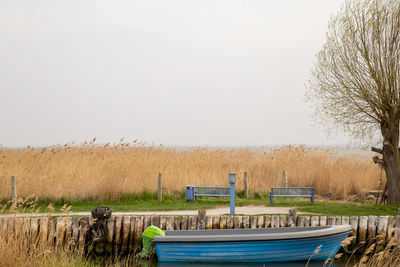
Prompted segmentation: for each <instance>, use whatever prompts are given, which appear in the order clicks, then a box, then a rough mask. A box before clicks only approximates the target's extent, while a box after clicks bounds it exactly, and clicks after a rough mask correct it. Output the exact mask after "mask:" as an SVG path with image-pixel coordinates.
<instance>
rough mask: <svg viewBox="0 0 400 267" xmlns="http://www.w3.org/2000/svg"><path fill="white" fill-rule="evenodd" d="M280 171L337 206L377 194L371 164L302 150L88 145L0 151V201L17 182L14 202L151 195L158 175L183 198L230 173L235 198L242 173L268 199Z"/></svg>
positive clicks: (356, 158) (326, 152)
mask: <svg viewBox="0 0 400 267" xmlns="http://www.w3.org/2000/svg"><path fill="white" fill-rule="evenodd" d="M283 170H286V171H287V173H288V185H289V186H314V187H315V189H316V193H317V194H319V195H321V194H324V193H328V192H331V193H332V194H333V196H334V197H336V198H339V199H343V198H346V197H348V196H350V195H361V196H363V195H365V194H366V192H367V191H369V190H372V189H376V186H377V180H378V178H379V175H380V169H379V168H378V167H377V166H376V165H374V164H373V162H372V160H371V158H370V157H367V156H362V155H358V154H352V155H350V154H340V153H336V152H334V151H331V150H323V149H318V148H308V147H305V146H283V147H280V148H277V149H273V150H266V149H262V148H260V149H256V150H254V149H247V148H240V149H208V148H206V147H198V148H191V149H186V150H182V149H173V148H165V147H163V146H162V145H161V146H153V145H146V144H141V143H137V142H134V143H122V142H121V143H119V144H116V145H110V144H105V145H98V144H95V142H94V140H93V141H92V142H89V143H87V142H85V143H83V144H81V145H79V146H75V145H70V144H68V145H64V146H54V147H46V148H32V147H28V148H25V149H19V150H10V149H4V148H3V149H0V184H1V186H0V198H1V199H9V198H10V196H11V192H10V191H11V190H10V187H11V185H10V176H11V175H15V176H17V193H18V196H20V197H27V196H30V195H32V194H35V195H36V196H39V197H40V198H52V199H58V198H61V197H62V198H65V199H69V200H79V199H83V198H87V197H94V198H98V199H99V200H107V199H118V198H119V197H120V195H121V193H134V192H136V193H137V192H142V191H143V190H148V191H153V192H156V191H157V174H158V172H162V174H163V176H162V177H163V190H164V192H166V193H178V192H183V191H184V188H185V186H186V185H198V186H201V185H203V186H227V184H228V181H227V180H228V179H227V177H228V174H229V173H230V172H235V173H237V175H238V176H237V190H243V172H244V171H247V173H248V180H249V187H250V190H251V191H253V192H255V191H256V192H266V191H269V189H270V187H271V186H282V185H283V179H282V171H283Z"/></svg>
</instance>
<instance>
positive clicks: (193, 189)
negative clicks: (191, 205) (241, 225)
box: [186, 173, 236, 215]
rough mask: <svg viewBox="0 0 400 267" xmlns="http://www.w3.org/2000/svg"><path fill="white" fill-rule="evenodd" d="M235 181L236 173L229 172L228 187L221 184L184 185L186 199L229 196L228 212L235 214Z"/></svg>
mask: <svg viewBox="0 0 400 267" xmlns="http://www.w3.org/2000/svg"><path fill="white" fill-rule="evenodd" d="M235 183H236V174H235V173H230V174H229V185H230V187H221V186H194V185H187V186H186V201H188V200H192V201H195V200H197V197H229V202H230V214H231V215H234V214H235Z"/></svg>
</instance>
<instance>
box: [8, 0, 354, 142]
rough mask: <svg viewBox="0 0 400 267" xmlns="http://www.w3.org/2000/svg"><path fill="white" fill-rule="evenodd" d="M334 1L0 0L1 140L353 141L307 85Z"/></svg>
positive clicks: (335, 7)
mask: <svg viewBox="0 0 400 267" xmlns="http://www.w3.org/2000/svg"><path fill="white" fill-rule="evenodd" d="M341 3H342V1H339V0H324V1H321V0H307V1H296V0H286V1H267V0H261V1H257V0H246V1H237V0H201V1H199V0H197V1H195V0H193V1H192V0H167V1H166V0H160V1H152V0H143V1H121V0H114V1H104V0H92V1H82V0H79V1H78V0H76V1H74V0H72V1H71V0H68V1H67V0H58V1H54V0H48V1H44V0H36V1H31V0H25V1H19V0H15V1H1V2H0V101H1V103H0V125H1V128H0V129H1V131H0V144H2V146H4V147H22V146H27V145H31V146H46V145H54V144H64V143H68V142H71V141H75V142H77V143H79V142H82V141H85V140H90V139H93V138H94V137H96V138H97V142H100V143H106V142H118V141H119V140H120V139H121V138H122V137H124V138H125V141H133V140H134V139H138V140H141V141H145V142H150V143H151V142H154V143H155V144H164V145H168V146H202V145H208V146H263V145H267V146H278V145H286V144H306V145H345V144H348V143H349V142H350V140H351V139H349V138H348V137H346V136H345V134H339V135H338V136H336V137H328V136H327V132H326V131H325V130H324V129H323V128H319V127H317V125H314V124H315V122H314V119H313V118H312V114H313V110H312V107H311V106H310V104H309V103H307V102H305V96H304V94H305V91H306V86H305V85H306V82H307V80H308V79H309V78H310V75H311V69H312V67H313V64H314V63H315V61H316V57H315V55H316V53H317V52H318V51H319V50H320V49H321V47H322V45H323V44H324V42H325V34H326V31H327V26H328V22H329V18H330V16H331V15H332V14H334V13H335V12H337V11H338V10H339V8H340V5H341Z"/></svg>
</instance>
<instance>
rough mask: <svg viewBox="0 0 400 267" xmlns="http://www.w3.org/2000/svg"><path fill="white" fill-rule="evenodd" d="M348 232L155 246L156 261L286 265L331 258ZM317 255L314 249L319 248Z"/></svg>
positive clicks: (160, 244) (158, 244)
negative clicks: (275, 263)
mask: <svg viewBox="0 0 400 267" xmlns="http://www.w3.org/2000/svg"><path fill="white" fill-rule="evenodd" d="M348 235H349V232H345V233H340V234H335V235H329V236H323V237H310V238H297V239H293V240H290V239H288V240H267V241H247V242H241V241H240V242H239V241H236V242H185V243H180V242H175V243H174V242H171V243H156V250H157V255H158V260H159V261H160V262H289V261H307V260H309V259H310V258H311V260H326V259H328V258H333V257H334V256H335V255H336V253H337V252H338V250H339V249H340V243H341V242H342V241H343V240H344V239H346V238H347V236H348ZM319 246H321V247H320V249H319V251H318V253H316V249H317V248H318V247H319Z"/></svg>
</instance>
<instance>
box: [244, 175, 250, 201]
mask: <svg viewBox="0 0 400 267" xmlns="http://www.w3.org/2000/svg"><path fill="white" fill-rule="evenodd" d="M243 183H244V197H245V198H248V197H249V187H248V184H247V172H244V178H243Z"/></svg>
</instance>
